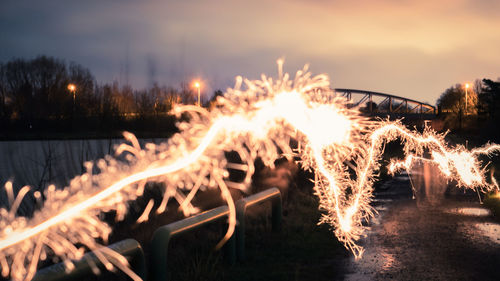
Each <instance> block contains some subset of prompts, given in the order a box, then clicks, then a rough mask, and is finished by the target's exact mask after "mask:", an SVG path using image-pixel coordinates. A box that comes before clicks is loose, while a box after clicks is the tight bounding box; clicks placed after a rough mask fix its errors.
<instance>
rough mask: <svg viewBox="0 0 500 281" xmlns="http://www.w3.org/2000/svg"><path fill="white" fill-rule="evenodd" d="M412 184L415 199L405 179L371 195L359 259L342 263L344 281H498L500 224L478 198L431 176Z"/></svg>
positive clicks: (385, 186)
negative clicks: (372, 211) (372, 210)
mask: <svg viewBox="0 0 500 281" xmlns="http://www.w3.org/2000/svg"><path fill="white" fill-rule="evenodd" d="M426 169H427V171H425V172H426V173H428V172H429V170H428V167H426ZM431 174H432V173H431ZM412 183H413V185H414V186H415V188H416V196H417V197H416V199H412V197H413V194H412V191H411V183H410V180H409V177H408V176H406V175H402V176H397V177H395V178H394V179H393V180H390V181H388V182H387V183H385V185H384V186H383V187H384V188H385V189H384V190H382V191H379V192H377V193H376V196H375V202H374V204H375V207H376V209H377V210H378V211H379V215H378V216H377V217H376V218H375V219H374V220H372V222H371V223H370V228H371V229H370V231H369V234H368V235H367V237H366V238H365V239H364V240H363V241H362V244H363V246H364V247H365V253H364V256H363V258H362V259H360V260H359V261H355V260H354V259H350V260H348V261H346V262H345V272H346V274H345V276H344V280H500V225H499V224H497V223H496V222H495V221H494V219H493V218H492V217H491V216H490V215H489V212H488V211H487V210H486V209H484V208H482V206H481V205H480V204H479V201H478V198H477V195H475V193H473V192H469V193H466V194H464V192H463V191H460V190H455V189H451V192H450V189H448V190H447V191H446V188H447V185H446V183H444V182H443V181H442V180H440V179H436V178H435V176H434V178H432V177H431V178H430V179H429V177H425V178H424V177H423V176H422V175H416V176H415V175H414V176H412ZM445 191H446V192H445Z"/></svg>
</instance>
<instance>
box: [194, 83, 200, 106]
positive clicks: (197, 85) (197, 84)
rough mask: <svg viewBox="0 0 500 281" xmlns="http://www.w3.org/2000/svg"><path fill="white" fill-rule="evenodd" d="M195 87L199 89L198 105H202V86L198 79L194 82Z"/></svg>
mask: <svg viewBox="0 0 500 281" xmlns="http://www.w3.org/2000/svg"><path fill="white" fill-rule="evenodd" d="M194 87H195V88H197V89H198V106H200V88H201V85H200V82H198V81H196V82H194Z"/></svg>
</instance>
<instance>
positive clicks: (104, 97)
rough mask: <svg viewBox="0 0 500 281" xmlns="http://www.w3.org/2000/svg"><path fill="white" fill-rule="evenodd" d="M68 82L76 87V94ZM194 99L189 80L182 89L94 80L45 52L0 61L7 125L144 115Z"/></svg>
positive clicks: (0, 102)
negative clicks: (139, 88)
mask: <svg viewBox="0 0 500 281" xmlns="http://www.w3.org/2000/svg"><path fill="white" fill-rule="evenodd" d="M69 84H74V85H75V86H76V87H75V88H76V89H75V92H74V93H73V92H71V91H70V90H69V89H68V85H69ZM73 94H74V95H73ZM195 100H196V95H195V93H194V91H192V89H190V88H189V87H188V86H187V85H182V87H181V89H180V90H179V89H176V88H173V87H167V86H161V87H160V86H159V85H157V84H154V85H153V86H152V87H150V88H148V89H145V90H134V89H132V88H131V87H130V86H129V85H124V86H121V85H119V84H118V83H116V82H115V83H112V84H98V83H97V82H96V80H95V78H94V76H93V75H92V74H91V72H90V71H89V70H88V69H87V68H85V67H83V66H81V65H79V64H76V63H69V64H67V63H65V62H64V61H62V60H59V59H56V58H52V57H47V56H39V57H36V58H34V59H31V60H25V59H13V60H10V61H8V62H6V63H0V124H3V125H6V124H11V127H12V124H15V125H14V126H17V127H19V126H21V127H23V126H24V127H25V128H32V126H33V124H37V123H38V124H39V123H40V122H42V123H43V122H48V121H64V120H74V119H79V120H84V119H90V118H91V119H96V120H99V122H102V121H110V120H118V119H121V120H124V119H134V118H135V119H137V118H139V119H140V118H147V117H151V116H158V115H166V114H167V112H169V110H170V109H171V108H172V106H173V104H175V103H179V102H183V103H194V102H195ZM5 127H7V126H5Z"/></svg>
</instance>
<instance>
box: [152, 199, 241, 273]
mask: <svg viewBox="0 0 500 281" xmlns="http://www.w3.org/2000/svg"><path fill="white" fill-rule="evenodd" d="M228 214H229V208H228V207H227V206H220V207H217V208H215V209H212V210H209V211H206V212H203V213H201V214H198V215H195V216H192V217H189V218H186V219H183V220H180V221H176V222H173V223H171V224H168V225H164V226H162V227H160V228H158V229H157V230H156V231H155V233H154V234H153V239H152V240H151V254H152V257H151V260H152V261H151V266H152V268H151V280H155V281H156V280H157V281H160V280H167V279H168V270H167V253H168V244H169V242H170V238H172V237H174V236H176V235H178V234H180V233H183V232H187V231H190V230H193V229H196V228H198V227H200V226H202V225H205V224H207V223H210V222H213V221H215V220H218V219H221V218H224V217H227V215H228ZM231 240H233V241H231ZM231 246H232V247H231ZM227 247H228V251H229V259H231V256H232V259H233V261H234V259H235V254H234V252H235V249H234V248H235V247H234V238H231V239H230V240H229V241H228V245H227ZM233 261H230V263H232V262H233Z"/></svg>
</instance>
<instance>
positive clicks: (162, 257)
mask: <svg viewBox="0 0 500 281" xmlns="http://www.w3.org/2000/svg"><path fill="white" fill-rule="evenodd" d="M266 201H271V203H272V230H273V231H277V230H279V229H280V228H281V219H282V206H281V203H282V202H281V193H280V191H279V189H277V188H275V187H274V188H270V189H267V190H264V191H262V192H259V193H256V194H254V195H251V196H248V197H246V198H243V199H240V200H238V201H237V202H236V219H237V225H236V231H235V234H233V236H232V237H231V238H230V239H229V241H228V242H227V245H226V249H227V254H228V257H227V258H228V260H229V263H231V264H233V263H234V262H235V260H236V257H237V258H238V260H240V261H243V260H244V259H245V224H246V223H245V217H246V211H247V208H248V207H251V206H254V205H257V204H259V203H263V202H266ZM228 215H229V208H228V206H220V207H217V208H214V209H211V210H209V211H206V212H203V213H201V214H198V215H195V216H192V217H189V218H185V219H183V220H180V221H176V222H173V223H171V224H168V225H164V226H161V227H159V228H158V229H157V230H156V231H155V232H154V234H153V238H152V239H151V261H150V265H151V268H150V269H151V271H150V273H151V276H150V280H155V281H156V280H167V279H168V270H167V256H168V255H167V254H168V245H169V242H170V239H171V238H172V237H175V236H177V235H180V234H182V233H185V232H188V231H191V230H194V229H196V228H199V227H201V226H203V225H206V224H208V223H211V222H214V221H217V220H220V219H222V218H227V217H228ZM236 244H237V245H236ZM108 247H109V248H111V249H112V250H113V251H115V252H117V253H119V254H121V255H122V256H124V257H125V258H127V260H128V261H129V263H130V266H131V268H132V270H133V271H134V272H135V273H136V274H137V275H138V276H139V277H141V278H142V279H143V280H146V272H147V268H146V260H145V257H144V252H143V250H142V247H141V245H140V244H139V242H137V241H136V240H134V239H126V240H122V241H119V242H116V243H114V244H112V245H109V246H108ZM89 260H91V262H93V263H95V264H96V265H97V266H99V267H100V268H101V269H103V268H104V265H103V264H102V263H101V261H100V260H99V259H98V258H97V257H96V255H95V254H94V253H93V252H89V253H87V254H85V256H84V258H82V259H80V260H78V261H73V263H74V265H75V268H74V269H73V270H72V271H71V272H69V273H68V272H66V267H65V266H64V264H63V263H58V264H55V265H52V266H49V267H46V268H43V269H41V270H39V271H38V272H37V273H36V275H35V276H34V278H33V280H34V281H42V280H43V281H63V280H68V281H73V280H81V279H84V278H85V277H87V276H89V275H91V274H94V273H93V271H92V268H91V267H90V265H89V262H88V261H89Z"/></svg>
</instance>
